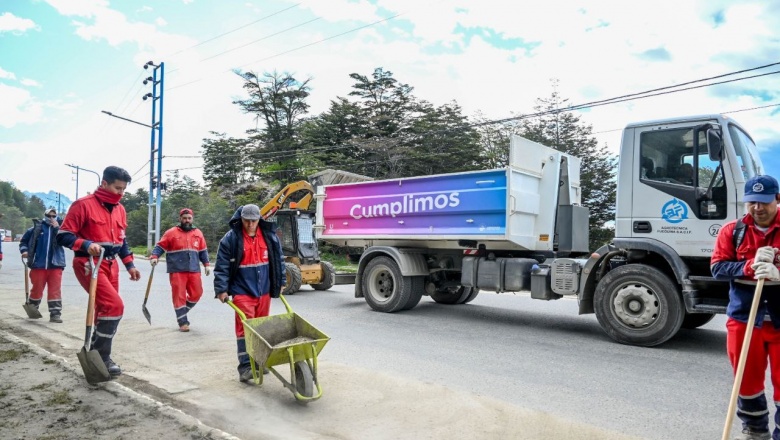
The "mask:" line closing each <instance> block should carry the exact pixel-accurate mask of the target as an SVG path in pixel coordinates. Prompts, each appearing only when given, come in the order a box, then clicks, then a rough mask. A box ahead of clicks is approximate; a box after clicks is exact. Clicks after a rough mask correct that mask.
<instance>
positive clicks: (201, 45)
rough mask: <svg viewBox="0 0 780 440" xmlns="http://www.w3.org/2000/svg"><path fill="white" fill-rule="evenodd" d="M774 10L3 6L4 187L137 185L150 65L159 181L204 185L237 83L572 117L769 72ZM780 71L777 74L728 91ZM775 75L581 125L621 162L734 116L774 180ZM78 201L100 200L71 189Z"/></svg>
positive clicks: (1, 2) (116, 0)
mask: <svg viewBox="0 0 780 440" xmlns="http://www.w3.org/2000/svg"><path fill="white" fill-rule="evenodd" d="M778 29H780V3H778V2H776V1H773V0H739V1H724V0H706V1H694V0H677V1H667V0H659V1H656V2H653V3H652V5H649V4H642V6H639V4H637V3H636V2H629V1H624V0H603V1H598V0H593V1H587V2H586V1H581V0H546V1H544V2H538V1H535V2H529V1H527V0H517V1H513V2H509V1H498V0H480V1H474V0H472V1H466V0H452V1H446V0H438V1H437V0H431V1H419V0H417V1H411V0H356V1H351V0H327V1H324V0H304V1H295V0H292V1H283V0H276V1H261V0H220V1H216V0H208V1H207V0H156V1H147V0H132V1H131V0H111V1H109V0H0V180H5V181H11V182H13V183H14V184H15V185H16V187H17V188H19V189H21V190H26V191H33V192H37V191H41V192H47V191H49V190H53V191H56V192H62V193H63V194H66V195H67V196H68V197H69V198H71V199H73V198H74V196H75V195H76V181H75V175H74V174H73V171H74V170H73V169H72V168H70V167H68V166H66V164H71V165H75V166H79V167H81V168H84V169H87V170H92V171H96V172H98V173H101V172H102V170H103V168H105V167H106V166H109V165H117V166H121V167H123V168H125V169H127V170H128V171H129V172H130V174H131V175H133V177H134V181H133V182H132V183H131V185H130V186H129V190H130V191H133V192H134V191H135V190H136V189H138V188H141V187H148V180H149V175H148V171H149V166H148V160H149V155H150V130H149V128H147V127H144V126H141V125H137V124H133V123H131V122H126V121H124V120H120V119H117V118H113V117H110V116H108V115H106V114H104V113H102V111H108V112H111V113H113V114H115V115H118V116H122V117H124V118H127V119H131V120H134V121H138V122H141V123H144V124H149V123H151V119H152V115H151V111H152V107H151V101H150V100H147V101H144V100H142V96H143V95H144V94H146V93H149V92H151V85H149V84H147V85H143V80H144V79H145V78H146V77H148V76H150V75H151V70H144V69H143V66H144V64H145V63H146V62H147V61H152V62H154V63H155V64H156V65H159V64H160V63H161V62H163V63H164V66H165V76H164V91H163V97H164V106H163V128H164V130H163V154H164V155H165V156H166V157H165V158H164V159H163V170H164V171H165V170H173V169H179V170H181V171H180V173H181V174H182V175H187V176H190V177H192V178H194V179H196V180H198V181H202V177H201V172H202V168H199V167H202V165H203V161H202V159H200V158H199V157H195V158H177V157H172V156H199V155H200V151H201V144H202V140H203V139H204V138H208V137H212V135H211V133H210V132H220V133H226V134H228V135H230V136H235V137H242V136H243V135H244V133H245V131H246V130H247V129H250V128H254V127H256V121H255V120H254V119H253V118H252V116H251V115H246V114H243V113H242V112H241V111H240V109H239V108H238V106H236V105H235V104H232V102H233V101H234V100H236V99H242V98H244V97H245V94H244V93H243V89H242V83H243V82H242V80H241V78H239V77H238V76H237V75H236V74H235V73H234V71H235V69H240V70H242V71H252V72H255V73H258V74H262V73H263V72H272V71H278V72H289V73H292V74H293V75H294V76H295V77H296V78H298V79H305V78H311V82H310V86H311V95H310V97H309V100H308V102H309V104H310V105H311V108H310V115H317V114H319V113H322V112H323V111H325V110H327V108H328V105H329V102H330V101H331V100H333V99H335V98H336V97H337V96H343V97H346V96H348V93H349V92H350V87H351V85H352V84H353V80H351V79H350V78H349V74H351V73H360V74H363V75H370V74H371V73H372V72H373V70H374V69H375V68H377V67H382V68H384V69H385V70H389V71H391V72H392V73H393V75H394V77H395V78H396V79H398V80H399V81H400V82H403V83H407V84H409V85H411V86H413V87H414V94H415V96H417V97H419V98H421V99H425V100H427V101H429V102H431V103H433V104H434V105H442V104H445V103H448V102H451V101H453V100H454V101H456V102H457V103H458V104H459V105H461V107H462V108H463V112H464V114H466V115H467V116H470V117H471V116H474V115H476V114H477V113H481V114H482V115H484V116H485V117H487V118H490V119H500V118H506V117H510V116H513V115H517V114H522V113H527V112H531V111H532V110H533V107H534V105H535V104H536V99H537V98H545V97H548V96H550V94H551V93H552V91H553V88H552V83H553V80H556V81H557V83H558V86H557V90H558V92H559V93H560V95H561V96H562V97H564V98H566V99H568V100H569V102H570V103H571V104H580V103H585V102H590V101H595V100H600V99H607V98H612V97H616V96H621V95H626V94H630V93H636V92H641V91H645V90H650V89H655V88H659V87H666V86H672V85H676V84H681V83H684V82H688V81H694V80H699V79H702V78H708V77H712V76H717V75H722V74H726V73H730V72H735V71H739V70H743V69H750V68H754V67H758V66H762V65H767V64H772V63H776V62H778V61H780V59H778V58H780V31H779V30H778ZM773 71H780V66H775V67H770V68H765V69H762V70H757V71H752V72H748V73H744V74H742V75H738V76H729V77H727V78H724V79H730V78H737V77H740V76H748V75H755V74H762V73H770V72H773ZM779 78H780V77H779V76H778V75H767V76H763V77H760V78H753V79H745V80H741V81H735V82H731V83H727V84H721V85H715V86H712V87H703V88H698V89H694V90H688V91H683V92H679V93H671V94H667V95H663V96H657V97H651V98H645V99H639V100H633V101H629V102H624V103H619V104H613V105H607V106H601V107H596V108H592V109H586V110H582V111H578V112H577V114H578V115H579V116H580V117H581V120H582V122H584V123H587V124H591V125H592V127H593V131H594V132H595V137H596V138H597V139H598V141H599V142H600V143H601V144H603V145H606V146H607V148H608V149H609V151H611V152H613V153H614V154H617V153H618V148H619V145H620V135H621V129H622V128H623V127H625V126H626V125H627V124H629V123H631V122H637V121H643V120H648V119H660V118H667V117H676V116H685V115H699V114H711V113H727V112H733V113H729V116H731V117H733V118H734V119H736V120H737V121H738V122H740V123H741V124H742V125H743V126H744V127H745V128H746V129H747V130H748V132H749V133H750V134H751V135H752V137H753V139H754V140H755V141H756V143H757V145H758V147H759V151H760V152H761V155H762V157H763V160H764V164H765V166H766V168H767V171H768V172H769V173H770V174H774V175H776V176H778V177H780V175H778V172H779V171H780V155H778V154H777V153H778V152H779V151H780V124H777V122H776V121H777V118H776V116H777V113H778V112H780V96H778V95H780V87H778V79H779ZM78 183H79V194H78V195H79V196H83V195H84V194H85V192H86V191H88V190H92V189H94V188H95V187H96V186H97V185H98V177H97V176H96V175H95V174H93V173H90V172H87V171H82V172H80V174H79V180H78Z"/></svg>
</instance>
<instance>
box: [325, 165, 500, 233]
mask: <svg viewBox="0 0 780 440" xmlns="http://www.w3.org/2000/svg"><path fill="white" fill-rule="evenodd" d="M325 195H326V197H325V200H324V202H323V204H322V209H323V211H322V212H323V217H324V223H325V229H324V231H323V235H324V236H350V237H356V238H362V237H366V236H372V237H385V236H396V237H397V236H420V235H504V233H505V231H506V204H507V202H506V173H505V171H504V170H491V171H480V172H475V173H462V174H449V175H440V176H429V177H417V178H407V179H398V180H391V181H383V182H363V183H355V184H348V185H338V186H328V187H325Z"/></svg>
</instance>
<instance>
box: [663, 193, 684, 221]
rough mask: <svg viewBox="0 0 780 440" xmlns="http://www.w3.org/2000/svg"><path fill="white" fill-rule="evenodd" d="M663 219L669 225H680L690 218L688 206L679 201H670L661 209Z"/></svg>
mask: <svg viewBox="0 0 780 440" xmlns="http://www.w3.org/2000/svg"><path fill="white" fill-rule="evenodd" d="M661 218H663V219H664V220H666V221H667V222H668V223H672V224H674V223H680V222H682V221H683V220H685V219H687V218H688V205H686V204H685V203H684V202H682V201H680V200H677V199H672V200H669V201H668V202H666V203H665V204H664V206H663V207H662V208H661Z"/></svg>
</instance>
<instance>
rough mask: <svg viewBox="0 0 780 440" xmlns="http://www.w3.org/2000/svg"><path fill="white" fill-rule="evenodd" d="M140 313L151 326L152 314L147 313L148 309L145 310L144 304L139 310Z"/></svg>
mask: <svg viewBox="0 0 780 440" xmlns="http://www.w3.org/2000/svg"><path fill="white" fill-rule="evenodd" d="M141 311H143V312H144V318H146V320H147V321H149V325H152V314H151V313H149V309H147V308H146V304H144V306H143V307H142V308H141Z"/></svg>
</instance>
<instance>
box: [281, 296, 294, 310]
mask: <svg viewBox="0 0 780 440" xmlns="http://www.w3.org/2000/svg"><path fill="white" fill-rule="evenodd" d="M279 299H280V300H282V302H283V303H284V308H285V309H287V313H292V312H293V311H292V307H290V303H288V302H287V300H286V299H284V295H282V294H281V293H280V294H279Z"/></svg>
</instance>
